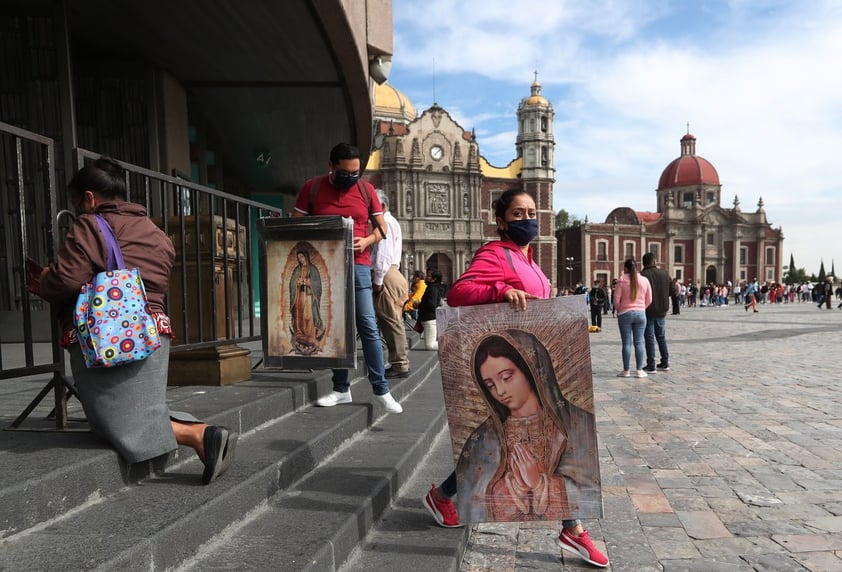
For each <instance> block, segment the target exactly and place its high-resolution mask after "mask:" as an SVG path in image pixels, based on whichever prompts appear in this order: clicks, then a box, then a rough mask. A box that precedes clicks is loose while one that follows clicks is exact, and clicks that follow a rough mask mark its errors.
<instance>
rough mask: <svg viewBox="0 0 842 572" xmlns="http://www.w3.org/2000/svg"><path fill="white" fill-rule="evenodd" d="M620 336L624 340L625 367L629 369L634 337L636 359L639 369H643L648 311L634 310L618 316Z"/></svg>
mask: <svg viewBox="0 0 842 572" xmlns="http://www.w3.org/2000/svg"><path fill="white" fill-rule="evenodd" d="M617 324H619V326H620V338H621V339H622V340H623V369H624V370H626V371H627V370H628V369H629V362H630V361H631V347H632V338H634V361H635V364H636V365H637V369H643V332H644V331H645V330H646V312H644V311H643V310H632V311H630V312H625V313H623V314H619V315H618V316H617Z"/></svg>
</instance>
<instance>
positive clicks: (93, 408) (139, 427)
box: [41, 157, 238, 484]
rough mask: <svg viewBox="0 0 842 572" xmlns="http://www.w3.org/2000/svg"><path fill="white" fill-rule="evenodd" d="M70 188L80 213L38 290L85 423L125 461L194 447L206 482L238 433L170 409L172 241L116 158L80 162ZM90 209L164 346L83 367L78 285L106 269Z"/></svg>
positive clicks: (229, 455)
mask: <svg viewBox="0 0 842 572" xmlns="http://www.w3.org/2000/svg"><path fill="white" fill-rule="evenodd" d="M69 191H70V195H69V196H70V200H71V202H72V204H73V207H74V209H75V210H76V213H77V217H76V220H75V222H74V224H73V227H72V228H71V229H70V232H68V234H67V237H66V238H65V241H64V245H63V246H62V248H61V250H60V251H59V252H58V254H57V256H56V260H55V262H53V263H52V264H50V266H49V267H47V268H45V269H44V271H43V273H42V275H41V296H42V297H43V298H44V299H45V300H47V301H48V302H51V303H53V304H57V305H58V306H59V310H58V316H59V320H60V323H61V327H62V331H63V332H64V336H63V339H62V346H63V347H65V348H66V349H67V350H68V351H69V352H70V369H71V372H72V374H73V382H74V384H75V387H76V391H77V392H78V394H79V400H80V401H81V402H82V407H83V408H84V410H85V416H86V417H87V419H88V424H89V425H90V427H91V430H92V431H93V432H94V434H95V435H97V436H99V437H100V438H102V439H104V440H105V441H107V442H108V443H110V444H111V445H112V446H113V447H114V448H115V449H116V450H117V452H118V453H120V455H121V456H122V457H123V459H125V461H126V462H127V463H139V462H141V461H146V460H148V459H152V458H154V457H158V456H160V455H163V454H165V453H168V452H170V451H173V450H175V449H176V447H177V445H187V446H189V447H192V448H193V449H194V450H195V451H196V454H197V455H198V456H199V459H201V461H202V462H203V463H204V465H205V470H204V473H203V474H202V482H204V483H205V484H208V483H210V482H211V481H212V480H214V479H215V478H216V477H218V476H219V475H221V474H222V473H223V472H224V471H225V470H226V469H227V468H228V467H229V466H230V464H231V462H232V461H233V460H234V450H235V448H236V444H237V438H238V435H237V433H235V432H234V431H230V430H229V429H227V428H225V427H218V426H211V425H207V424H205V423H202V422H201V421H199V420H198V419H196V418H195V417H193V416H192V415H189V414H186V413H179V412H175V411H170V410H169V409H168V408H167V402H166V389H167V371H168V367H169V354H170V337H171V336H172V329H171V326H170V321H169V318H168V317H167V315H166V314H165V307H164V298H165V296H166V293H167V289H168V288H169V279H170V270H171V268H172V265H173V261H174V260H175V249H174V248H173V244H172V241H171V240H170V239H169V237H168V236H167V235H166V234H164V233H163V232H162V231H161V229H159V228H158V227H157V226H155V224H154V223H153V222H152V221H151V220H150V219H149V217H148V216H147V215H146V209H145V208H144V207H143V206H141V205H138V204H134V203H131V202H128V201H127V193H126V183H125V174H124V172H123V169H122V168H121V167H120V165H119V164H118V163H117V162H116V161H114V160H113V159H109V158H107V157H100V158H99V159H97V160H96V161H94V162H93V163H92V164H90V165H87V166H86V167H83V168H82V169H81V170H80V171H79V172H78V173H76V175H75V176H74V177H73V179H72V180H71V181H70V184H69ZM95 215H101V216H102V217H103V218H104V219H105V220H106V221H107V223H108V224H109V225H110V226H111V228H112V229H113V230H114V234H115V235H116V237H117V242H118V244H119V247H120V251H121V253H122V255H123V259H124V261H125V263H126V266H128V267H129V268H139V269H140V272H141V277H142V278H143V284H144V287H145V289H146V296H147V301H148V307H149V311H150V313H151V314H152V316H153V317H154V318H155V321H156V325H157V328H158V333H159V334H160V341H161V347H159V348H158V349H157V350H156V351H155V352H154V353H152V354H151V355H150V356H149V357H147V358H146V359H145V360H143V361H137V362H132V363H128V364H125V365H121V366H117V367H109V368H98V369H88V368H87V367H86V365H85V362H84V359H83V357H82V351H81V350H80V349H79V344H78V340H77V336H76V328H75V325H74V321H73V308H74V305H75V302H76V298H77V296H78V295H79V290H80V288H81V287H82V285H83V284H85V283H86V282H88V281H89V280H91V277H92V276H93V275H95V274H97V273H99V272H103V271H105V270H106V265H107V261H106V257H107V247H106V241H105V237H104V236H103V235H102V233H101V232H100V229H99V223H98V222H97V218H96V216H95Z"/></svg>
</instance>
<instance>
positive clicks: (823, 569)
mask: <svg viewBox="0 0 842 572" xmlns="http://www.w3.org/2000/svg"><path fill="white" fill-rule="evenodd" d="M792 558H793V559H795V560H797V561H798V562H799V563H801V565H802V566H804V568H806V569H807V570H810V571H811V572H829V571H831V570H842V557H840V555H839V553H836V552H801V553H798V554H793V555H792Z"/></svg>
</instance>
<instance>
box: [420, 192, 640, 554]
mask: <svg viewBox="0 0 842 572" xmlns="http://www.w3.org/2000/svg"><path fill="white" fill-rule="evenodd" d="M494 216H495V218H496V221H497V232H498V233H499V234H500V240H498V241H494V242H489V243H488V244H485V245H483V246H482V247H481V248H480V249H479V250H477V251H476V253H475V254H474V258H473V260H471V265H470V266H469V267H468V269H467V270H466V271H465V272H464V273H463V274H462V276H460V277H459V279H458V280H457V281H456V282H454V284H453V286H452V287H451V288H450V291H449V292H448V295H447V304H448V305H449V306H474V305H477V304H493V303H495V302H505V303H507V304H509V305H510V306H511V307H512V308H513V309H514V310H515V311H517V310H525V309H526V304H527V300H537V299H539V298H549V297H550V294H551V286H550V281H549V280H548V279H547V277H546V276H545V275H544V273H543V272H542V271H541V267H540V266H538V264H537V263H536V262H535V261H534V260H533V258H532V254H533V251H532V247H531V246H529V243H530V242H531V241H532V239H533V238H535V237H536V236H537V235H538V220H537V219H536V216H537V210H536V208H535V201H534V200H533V199H532V197H531V196H530V195H529V194H528V193H527V192H526V191H524V190H523V189H509V190H508V191H506V192H505V193H503V194H502V195H501V196H500V198H499V199H498V200H497V201H495V202H494ZM647 284H648V283H647ZM644 324H645V318H644ZM455 495H456V473H455V472H453V473H451V474H450V476H449V477H447V479H446V480H445V481H444V482H442V484H441V487H436V486H435V485H433V486H432V487H431V488H430V491H429V492H428V493H427V494H426V495H425V496H424V498H423V500H422V502H423V503H424V506H425V507H426V508H427V510H428V511H430V514H432V515H433V518H435V519H436V522H437V523H438V524H439V526H444V527H448V528H450V527H458V526H463V525H462V524H461V523H460V522H459V515H458V514H457V512H456V507H455V506H454V505H453V500H451V499H452V498H453V497H454V496H455ZM562 527H563V529H562V531H561V534H560V535H559V538H558V541H559V543H560V544H561V547H562V548H563V549H564V550H567V551H570V552H572V553H574V554H577V555H579V556H580V557H582V558H583V559H584V560H586V561H587V562H589V563H591V564H593V565H595V566H600V567H605V566H608V558H607V557H606V556H605V555H604V554H602V552H600V551H599V549H598V548H597V547H596V546H594V544H593V542H592V541H591V539H590V536H589V535H588V531H587V530H585V529H584V528H583V527H582V524H581V523H580V522H579V521H578V520H576V519H573V520H564V521H562Z"/></svg>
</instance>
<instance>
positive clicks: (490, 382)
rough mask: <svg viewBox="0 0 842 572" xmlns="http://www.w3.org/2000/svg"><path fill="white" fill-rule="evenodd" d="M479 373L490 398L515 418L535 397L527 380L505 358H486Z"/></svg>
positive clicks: (511, 362)
mask: <svg viewBox="0 0 842 572" xmlns="http://www.w3.org/2000/svg"><path fill="white" fill-rule="evenodd" d="M479 373H480V376H481V377H482V383H483V384H484V385H485V387H486V388H487V389H488V392H489V393H490V394H491V397H493V398H494V399H495V400H496V401H498V402H500V403H502V404H503V405H505V406H506V407H508V408H509V411H510V412H511V414H512V415H513V416H515V417H518V411H520V410H521V408H523V406H524V405H526V404H527V403H528V402H529V401H530V400H532V399H534V397H535V393H534V392H533V391H532V386H531V385H530V384H529V379H527V377H526V375H525V374H524V373H523V372H522V371H521V370H520V369H519V368H518V367H517V366H516V365H515V363H514V362H513V361H512V360H510V359H509V358H507V357H503V356H500V357H494V356H488V357H487V358H486V359H485V361H484V362H483V363H482V365H481V366H480V367H479Z"/></svg>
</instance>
